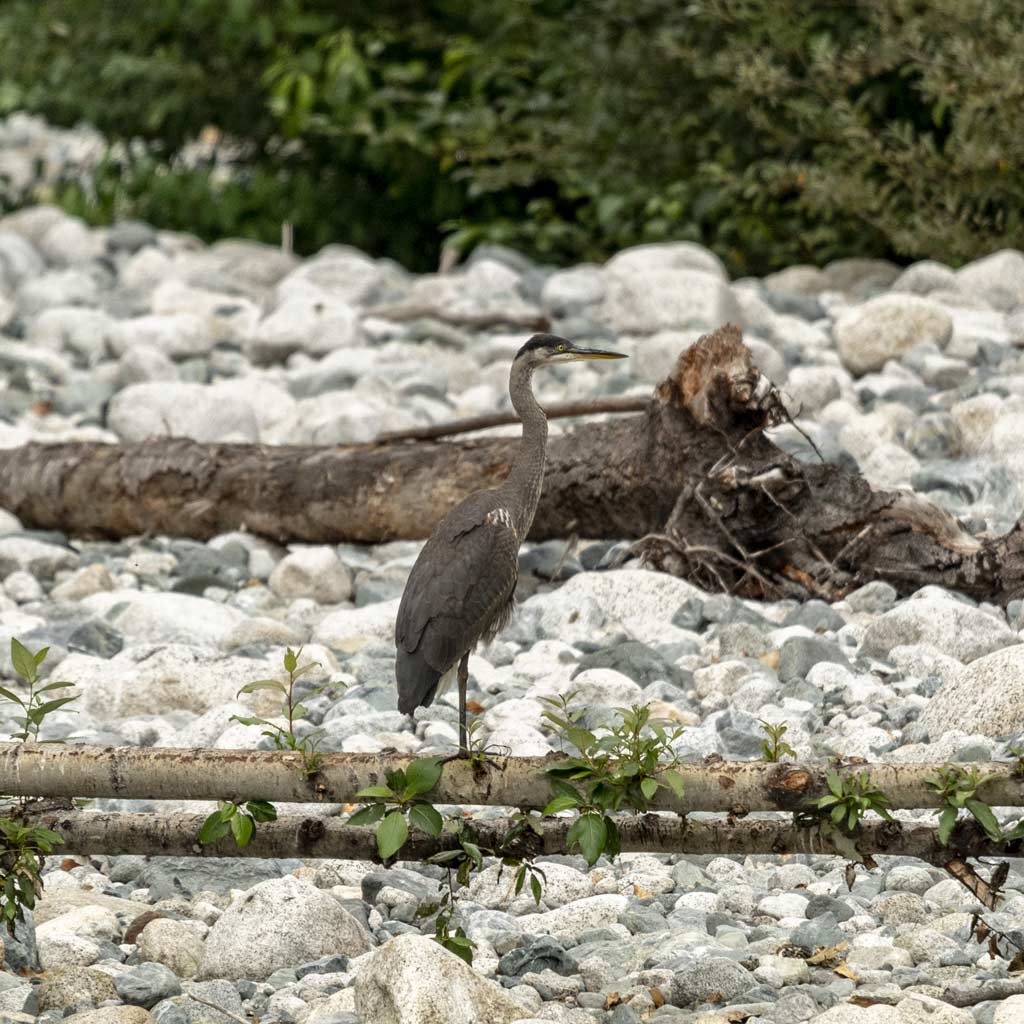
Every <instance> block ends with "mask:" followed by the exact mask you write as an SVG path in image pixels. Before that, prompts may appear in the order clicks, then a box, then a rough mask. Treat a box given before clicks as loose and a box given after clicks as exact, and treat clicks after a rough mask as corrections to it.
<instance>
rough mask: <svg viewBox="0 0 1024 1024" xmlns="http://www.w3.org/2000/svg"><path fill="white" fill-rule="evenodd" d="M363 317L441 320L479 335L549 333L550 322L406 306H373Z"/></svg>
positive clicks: (517, 314) (533, 317)
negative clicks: (508, 330)
mask: <svg viewBox="0 0 1024 1024" xmlns="http://www.w3.org/2000/svg"><path fill="white" fill-rule="evenodd" d="M363 316H367V317H370V316H374V317H379V318H380V319H381V320H394V321H396V322H400V321H405V320H440V321H442V322H443V323H446V324H454V325H455V326H457V327H469V328H471V329H473V330H476V331H480V330H484V329H486V328H488V327H521V328H522V329H523V330H524V331H550V330H551V321H550V320H549V319H548V318H547V317H546V316H544V314H543V313H520V312H507V313H502V312H500V311H499V312H496V313H453V312H452V311H451V310H447V309H442V308H441V307H440V306H430V305H427V304H426V303H422V304H417V305H406V306H371V307H370V308H369V309H367V310H364V312H363Z"/></svg>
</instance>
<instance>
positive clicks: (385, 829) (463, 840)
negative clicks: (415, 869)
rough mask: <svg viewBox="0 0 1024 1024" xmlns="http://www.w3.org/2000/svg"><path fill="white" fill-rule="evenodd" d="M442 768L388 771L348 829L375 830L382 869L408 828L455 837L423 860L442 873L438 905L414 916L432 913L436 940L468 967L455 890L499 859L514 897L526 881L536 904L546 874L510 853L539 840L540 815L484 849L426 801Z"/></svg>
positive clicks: (431, 762) (520, 821) (431, 761)
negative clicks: (510, 875)
mask: <svg viewBox="0 0 1024 1024" xmlns="http://www.w3.org/2000/svg"><path fill="white" fill-rule="evenodd" d="M444 765H445V759H444V758H439V757H422V758H418V759H417V760H415V761H413V762H412V763H411V764H410V765H409V766H408V768H406V769H404V770H403V769H401V768H399V769H395V770H391V771H388V772H386V773H385V776H384V777H385V780H386V785H377V786H367V787H366V788H365V789H361V790H360V791H359V792H358V793H357V794H356V797H357V798H358V799H362V800H372V801H373V802H372V803H369V804H367V805H366V806H365V807H362V808H360V809H359V810H358V811H356V812H355V813H354V814H352V815H351V817H350V818H349V819H348V824H349V825H355V826H367V825H374V824H375V825H376V826H377V830H376V839H377V852H378V854H379V855H380V858H381V860H382V861H383V862H384V863H385V864H387V863H388V862H389V861H392V860H393V859H394V858H395V857H396V856H397V855H398V853H399V852H400V851H401V849H402V847H403V846H405V844H406V842H407V841H408V839H409V834H410V826H411V827H412V828H416V829H419V830H420V831H421V832H425V833H426V834H427V835H429V836H433V837H434V838H437V837H439V836H440V835H441V834H442V833H443V832H445V831H447V832H448V833H449V834H450V835H452V836H453V837H454V840H455V842H456V844H457V845H455V846H454V847H453V848H451V849H448V850H442V851H440V852H439V853H435V854H433V855H432V856H431V857H428V858H427V863H430V864H437V865H440V866H441V867H443V868H444V869H445V879H444V884H443V885H442V886H440V887H439V896H438V901H437V902H436V903H427V904H423V905H422V906H421V907H420V908H419V909H418V911H417V914H418V916H420V917H429V916H430V915H431V914H435V915H436V916H435V919H434V939H435V940H436V941H437V942H438V943H440V944H441V945H442V946H443V947H444V948H445V949H447V950H449V951H450V952H452V953H454V954H455V955H456V956H458V957H461V958H462V959H463V960H465V961H466V962H467V963H472V962H473V949H474V948H475V947H474V944H473V942H472V940H471V939H470V938H469V937H468V936H467V935H466V932H465V930H464V929H463V928H462V927H461V926H455V925H454V922H455V917H456V913H457V904H458V894H457V886H466V885H468V884H469V881H470V876H471V874H472V873H473V872H475V871H483V869H484V857H485V856H489V857H497V858H498V859H499V860H500V862H501V866H502V870H504V868H506V867H507V868H510V869H513V870H514V871H515V872H516V874H515V891H516V895H518V894H519V893H520V892H521V891H522V889H523V886H524V885H525V883H526V881H527V880H529V883H530V891H531V893H532V894H533V898H534V900H535V901H536V902H537V903H539V902H540V899H541V894H542V891H543V890H542V886H541V882H542V880H543V878H544V872H543V871H542V870H541V869H540V868H538V867H536V866H535V865H534V864H533V863H532V861H530V860H529V859H528V858H523V857H520V856H517V855H516V853H515V852H514V851H515V848H516V846H517V844H519V842H520V841H521V840H522V838H523V837H524V836H525V835H526V833H527V830H532V831H533V832H535V833H536V834H537V835H541V834H542V828H541V823H540V818H539V817H538V816H536V815H531V814H524V813H522V812H520V813H519V814H518V815H517V816H516V818H515V823H514V824H513V827H512V828H511V829H510V830H509V831H508V832H507V833H506V834H505V835H504V836H503V838H502V842H501V846H500V847H498V848H495V849H491V848H486V847H482V846H481V845H480V843H479V839H478V836H477V834H476V831H475V830H474V828H473V826H472V824H471V823H470V822H467V821H465V820H464V819H463V818H462V817H461V816H459V815H451V816H449V817H447V818H443V817H442V816H441V813H440V812H439V811H438V810H437V808H436V807H435V806H434V805H433V804H432V803H431V802H430V800H429V799H428V794H429V793H430V792H431V791H432V790H433V789H434V788H435V787H436V786H437V783H438V781H439V780H440V778H441V774H442V772H443V771H444Z"/></svg>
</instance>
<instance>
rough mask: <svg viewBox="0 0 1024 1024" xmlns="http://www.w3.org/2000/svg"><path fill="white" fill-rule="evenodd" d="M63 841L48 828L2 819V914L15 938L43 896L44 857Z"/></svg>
mask: <svg viewBox="0 0 1024 1024" xmlns="http://www.w3.org/2000/svg"><path fill="white" fill-rule="evenodd" d="M61 842H62V840H61V837H60V836H59V835H58V834H57V833H56V832H52V831H50V829H48V828H42V827H41V826H38V825H28V826H26V825H20V824H18V823H17V822H15V821H12V820H11V819H10V818H0V912H2V914H3V919H4V923H5V924H6V925H7V931H8V932H9V933H10V934H11V935H13V934H14V926H15V924H16V923H17V922H18V921H24V919H25V909H26V908H27V909H28V910H31V909H32V908H33V907H34V906H35V904H36V899H37V897H39V896H41V895H42V892H43V881H42V870H43V863H44V858H45V856H46V855H47V854H49V853H52V852H53V851H54V849H55V848H56V847H58V846H60V844H61Z"/></svg>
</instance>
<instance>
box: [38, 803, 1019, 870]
mask: <svg viewBox="0 0 1024 1024" xmlns="http://www.w3.org/2000/svg"><path fill="white" fill-rule="evenodd" d="M29 820H31V821H32V822H34V823H36V824H41V825H45V826H46V827H47V828H51V829H53V830H54V831H55V832H57V833H59V834H60V835H61V836H62V837H63V839H64V845H63V846H62V847H61V852H62V853H77V854H82V855H99V854H107V855H110V856H114V855H120V854H140V855H143V856H186V857H191V856H196V857H311V858H312V857H331V858H334V857H337V858H343V859H352V860H373V861H379V860H380V856H379V854H378V853H377V841H376V834H375V831H374V829H373V828H366V827H352V826H349V825H346V824H345V821H344V819H341V818H330V817H303V816H301V815H292V816H287V817H281V818H278V820H277V821H272V822H265V823H260V824H259V825H257V827H256V832H255V834H254V836H253V838H252V841H251V842H250V843H249V844H248V845H247V846H245V847H243V848H242V849H239V848H238V847H237V846H236V845H235V843H234V840H233V839H231V838H230V837H226V838H224V839H221V840H219V841H218V842H216V843H212V844H209V845H207V846H200V845H199V842H198V839H197V837H198V835H199V830H200V828H201V827H202V824H203V821H204V820H205V818H204V815H202V814H130V813H110V814H107V813H98V812H92V811H63V812H47V813H44V814H41V815H38V816H34V817H31V818H30V819H29ZM616 824H617V825H618V829H619V835H620V838H621V841H622V849H623V851H624V852H644V853H688V854H701V853H718V854H722V855H728V854H772V855H781V854H791V853H813V854H825V855H832V856H837V857H847V856H848V853H849V850H848V848H843V849H840V848H839V847H837V846H836V845H835V844H834V843H833V842H832V840H831V839H829V838H826V837H822V836H819V835H818V834H817V833H816V832H815V831H810V830H807V829H797V828H795V827H794V826H793V825H792V823H790V822H788V821H778V820H768V819H764V818H762V819H756V818H754V819H745V820H739V819H736V818H732V817H729V818H723V819H720V820H716V821H705V820H702V821H691V820H687V819H680V818H676V817H666V816H662V815H658V814H643V815H633V816H630V817H624V818H619V819H617V821H616ZM571 825H572V820H571V819H565V818H560V819H548V820H546V821H545V822H544V826H543V834H542V835H540V836H537V835H536V834H534V833H532V832H529V831H528V832H527V834H526V835H525V836H524V838H523V840H522V842H520V843H519V844H518V845H514V846H512V847H511V849H510V852H511V853H512V854H514V855H517V856H522V857H534V856H541V855H549V854H560V853H565V852H566V843H565V837H566V833H567V832H568V830H569V827H570V826H571ZM473 827H474V829H475V830H476V831H477V833H478V837H479V843H480V845H481V846H482V847H483V848H486V849H496V848H497V847H499V846H501V845H502V843H503V841H504V839H505V837H506V836H507V834H508V832H509V830H510V828H511V827H512V823H511V822H510V821H508V820H497V821H495V820H487V821H474V822H473ZM950 844H951V845H950V846H942V845H941V844H940V843H939V840H938V833H937V831H936V829H935V828H933V827H932V826H929V825H920V824H916V823H915V824H908V823H905V822H903V823H900V822H886V821H870V822H864V823H862V825H861V828H860V832H859V834H858V837H857V848H858V850H859V851H860V852H861V853H862V854H867V855H870V854H875V855H880V854H887V855H899V856H907V857H917V858H919V859H920V860H925V861H928V862H929V863H932V864H942V863H943V862H944V861H945V860H946V859H948V858H949V855H950V849H951V848H955V849H957V850H960V851H962V852H964V853H965V854H966V853H967V852H969V853H970V855H971V856H1019V855H1020V851H1019V849H1016V847H1017V846H1019V845H1020V844H1019V843H1017V844H1014V843H994V842H992V841H991V840H990V839H988V838H987V837H986V836H985V834H984V833H983V832H982V831H981V830H980V829H979V828H978V827H977V826H976V825H974V824H973V823H968V822H963V823H962V824H961V825H959V826H958V827H957V829H956V830H955V831H954V834H953V837H952V838H951V840H950ZM457 845H458V843H457V840H456V838H455V836H453V835H451V834H450V833H444V834H442V835H441V836H439V837H438V838H436V839H435V838H433V837H431V836H429V835H427V834H426V833H424V832H420V831H419V830H417V829H413V830H412V831H411V832H410V835H409V839H408V841H407V843H406V845H405V846H404V847H403V848H402V851H401V859H402V860H409V861H414V860H424V859H425V858H427V857H430V856H432V855H433V854H435V853H440V852H441V851H442V850H450V849H455V848H456V847H457ZM1014 850H1016V852H1014ZM509 877H510V879H511V874H510V876H509Z"/></svg>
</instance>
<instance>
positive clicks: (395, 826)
mask: <svg viewBox="0 0 1024 1024" xmlns="http://www.w3.org/2000/svg"><path fill="white" fill-rule="evenodd" d="M408 838H409V826H408V825H407V824H406V821H405V815H404V814H402V812H401V811H392V812H391V813H390V814H389V815H388V816H387V817H386V818H385V819H384V820H383V821H382V822H381V823H380V824H379V825H378V826H377V851H378V852H379V853H380V855H381V859H382V860H388V859H390V858H391V857H393V856H394V855H395V854H396V853H398V851H399V850H400V849H401V848H402V846H403V845H404V844H405V841H406V839H408Z"/></svg>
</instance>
